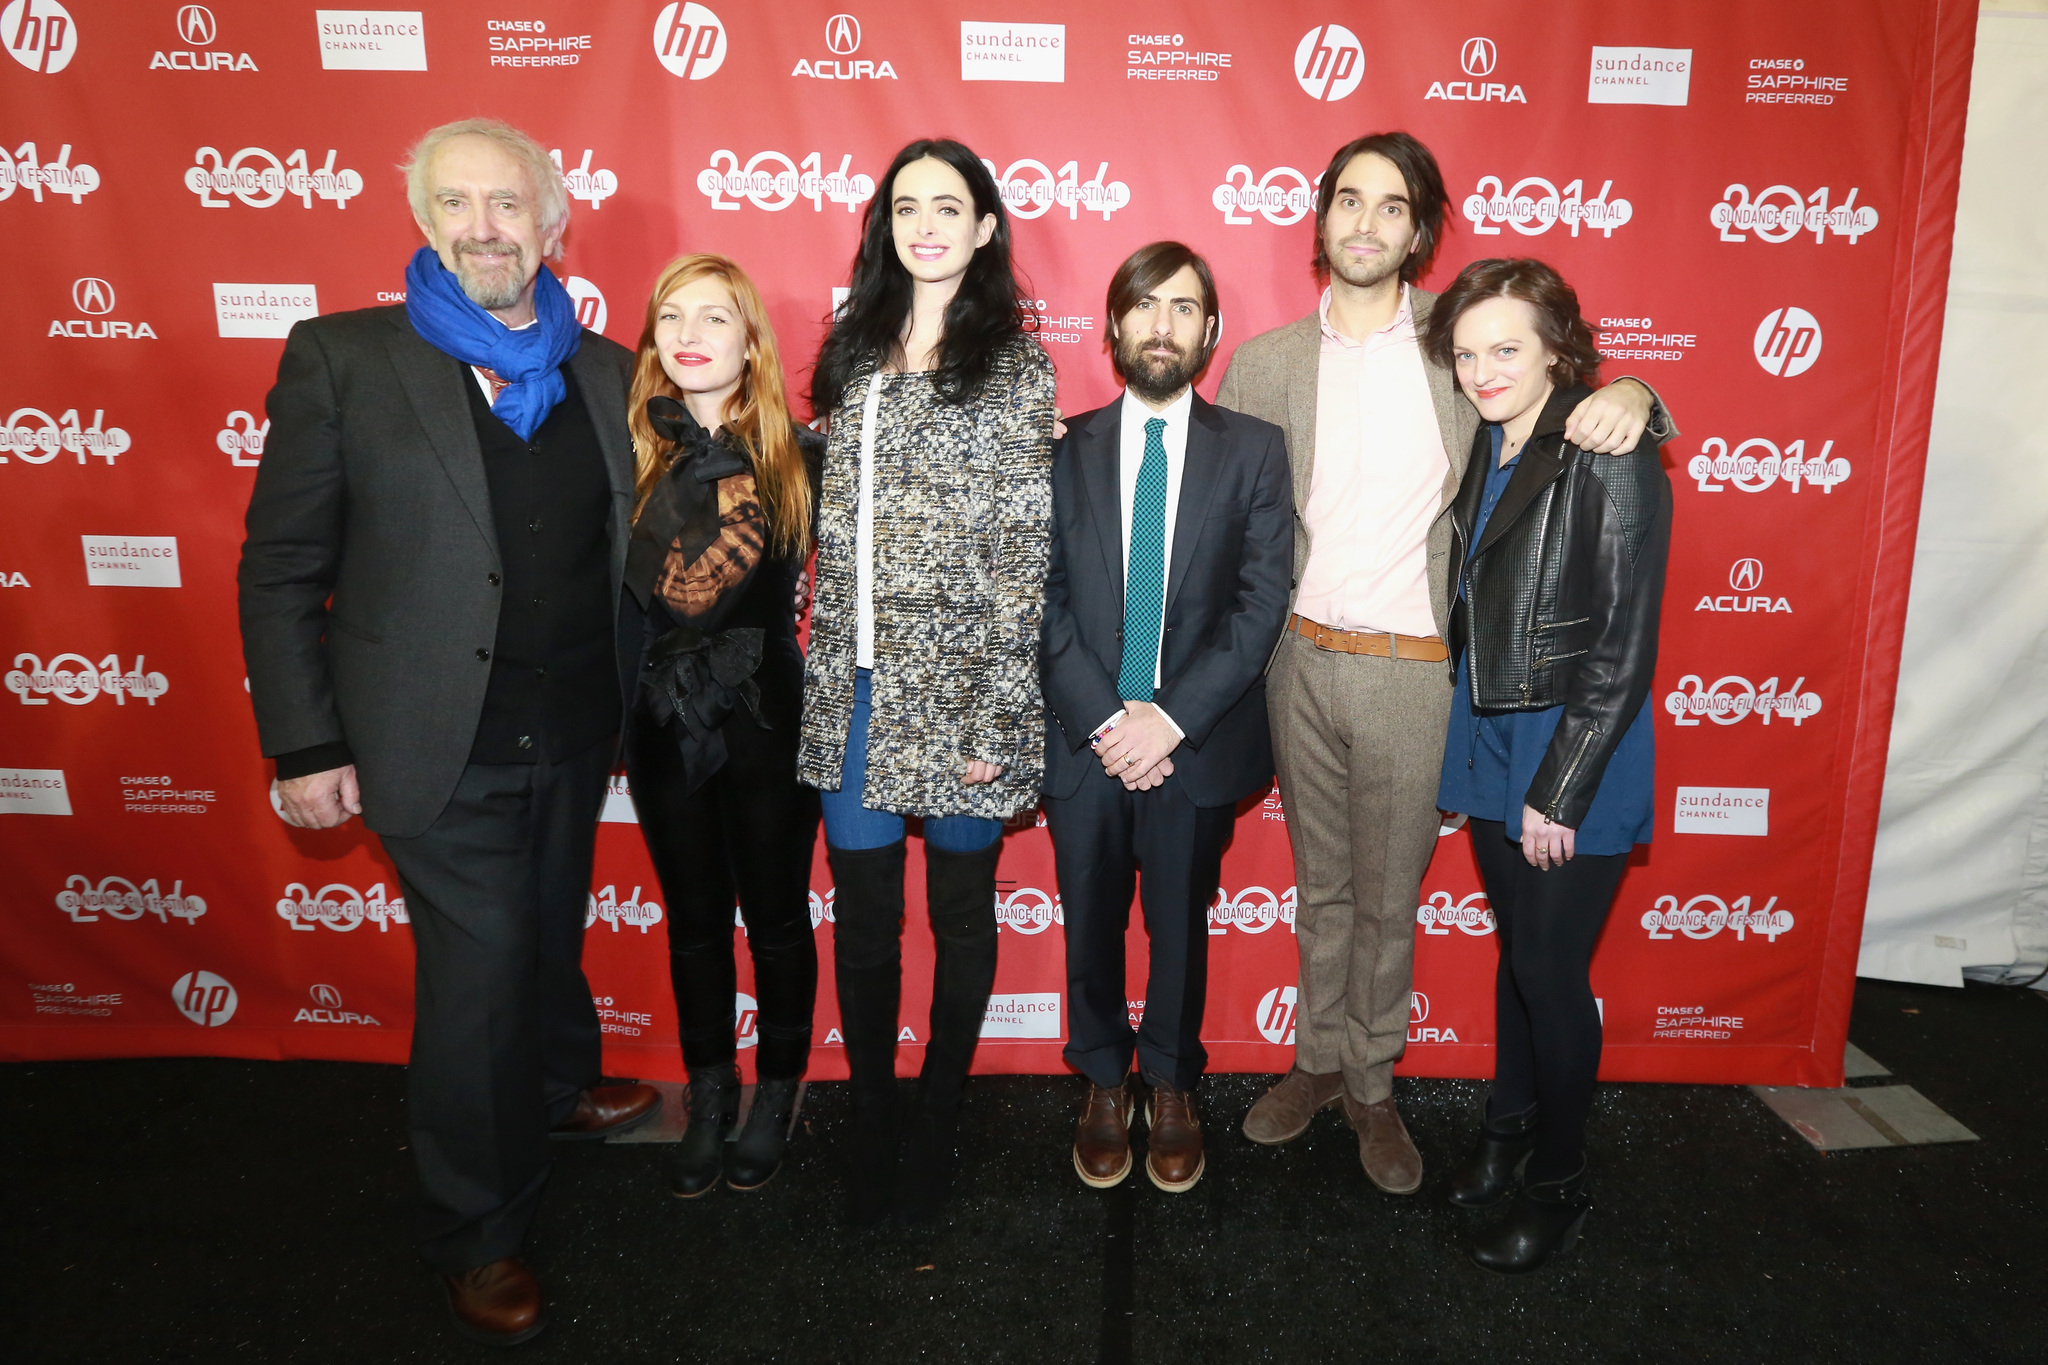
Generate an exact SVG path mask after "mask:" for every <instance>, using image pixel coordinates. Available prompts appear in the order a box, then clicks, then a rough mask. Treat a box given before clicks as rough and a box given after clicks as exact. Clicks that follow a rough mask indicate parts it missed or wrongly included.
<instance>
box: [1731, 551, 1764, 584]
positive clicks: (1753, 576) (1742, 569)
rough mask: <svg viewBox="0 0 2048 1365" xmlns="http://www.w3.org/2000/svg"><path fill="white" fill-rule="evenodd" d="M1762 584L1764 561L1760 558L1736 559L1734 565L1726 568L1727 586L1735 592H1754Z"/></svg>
mask: <svg viewBox="0 0 2048 1365" xmlns="http://www.w3.org/2000/svg"><path fill="white" fill-rule="evenodd" d="M1763 585H1764V562H1763V561H1762V560H1761V559H1738V560H1736V561H1735V567H1734V568H1732V569H1730V570H1728V586H1729V587H1730V588H1733V589H1734V590H1735V591H1736V592H1755V591H1756V590H1757V589H1758V588H1761V587H1762V586H1763Z"/></svg>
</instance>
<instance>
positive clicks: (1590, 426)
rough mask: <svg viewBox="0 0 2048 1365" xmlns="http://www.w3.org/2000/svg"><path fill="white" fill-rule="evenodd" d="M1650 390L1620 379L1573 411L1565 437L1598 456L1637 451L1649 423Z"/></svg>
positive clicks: (1567, 423) (1632, 380)
mask: <svg viewBox="0 0 2048 1365" xmlns="http://www.w3.org/2000/svg"><path fill="white" fill-rule="evenodd" d="M1650 406H1651V403H1650V391H1649V390H1648V389H1647V388H1645V387H1643V385H1642V384H1641V383H1640V382H1639V381H1637V380H1634V379H1617V380H1615V381H1614V382H1613V383H1612V384H1609V385H1608V386H1607V387H1606V388H1604V389H1600V390H1598V391H1597V392H1595V393H1594V394H1593V395H1592V396H1591V397H1589V398H1587V399H1586V400H1585V401H1584V402H1582V403H1580V404H1579V405H1578V406H1577V407H1575V408H1573V409H1572V415H1571V416H1570V418H1568V419H1567V420H1566V421H1565V424H1564V438H1565V439H1566V440H1567V441H1570V442H1571V443H1572V444H1573V445H1575V446H1577V447H1578V448H1579V449H1581V450H1585V451H1590V452H1592V453H1593V454H1595V455H1618V454H1620V453H1621V452H1622V451H1624V450H1633V449H1635V446H1636V442H1638V441H1640V440H1642V439H1643V429H1644V428H1645V427H1647V426H1648V425H1649V424H1650Z"/></svg>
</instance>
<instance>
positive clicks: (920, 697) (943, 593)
mask: <svg viewBox="0 0 2048 1365" xmlns="http://www.w3.org/2000/svg"><path fill="white" fill-rule="evenodd" d="M1019 295H1020V291H1019V289H1018V286H1017V282H1016V279H1015V276H1014V274H1013V272H1012V269H1011V265H1010V228H1009V219H1008V216H1007V215H1006V214H1005V212H1004V210H1003V203H1002V199H1001V196H1000V195H999V194H998V192H997V190H996V185H995V181H994V179H993V178H992V177H991V176H990V175H989V172H988V169H987V167H985V166H984V165H983V164H982V163H981V160H980V159H979V158H978V157H976V156H975V155H974V153H973V152H971V151H969V150H968V149H967V148H966V147H963V146H962V145H960V144H959V143H958V142H953V141H948V140H943V139H941V140H929V139H927V140H920V141H917V142H913V143H911V144H910V145H909V146H907V147H905V148H904V149H903V150H902V151H900V152H898V153H897V154H896V159H895V160H894V161H893V162H892V163H891V164H890V166H889V170H888V173H887V174H886V175H885V176H884V177H883V178H882V181H881V186H880V191H879V193H877V195H876V196H875V199H874V201H873V202H872V203H871V204H870V205H869V206H868V210H867V215H866V217H865V219H864V220H863V223H862V229H861V242H860V249H859V252H858V254H857V255H856V256H855V258H854V263H853V279H852V288H851V291H850V293H849V296H848V298H847V300H846V303H845V305H844V307H842V308H841V309H840V310H839V312H838V314H837V316H836V317H835V318H834V320H833V324H832V331H831V333H830V335H829V336H828V337H827V338H826V340H825V345H824V348H823V349H822V350H821V351H820V353H819V356H818V365H817V370H816V373H815V375H814V379H813V383H812V387H811V403H812V408H813V410H814V411H816V412H817V413H819V414H820V415H821V416H827V417H829V420H830V433H831V434H830V444H829V446H828V449H827V452H826V457H825V475H824V483H823V487H822V491H821V494H820V499H819V512H818V564H817V589H816V594H815V598H814V601H813V605H812V616H811V641H810V655H809V659H808V662H807V664H806V668H805V675H804V723H803V744H802V750H801V756H800V767H799V772H800V774H801V775H802V777H803V780H804V781H806V782H808V783H810V784H812V785H813V786H815V787H817V788H819V790H820V791H821V792H822V793H823V804H824V819H825V843H826V851H827V856H828V858H829V860H830V862H831V866H832V880H833V885H834V889H835V897H834V907H833V913H834V920H835V923H834V928H833V957H834V969H835V971H834V974H835V979H836V982H837V985H838V991H839V1011H840V1029H841V1032H842V1034H843V1036H844V1037H845V1040H846V1056H847V1065H848V1068H849V1070H850V1071H851V1073H852V1076H851V1079H852V1089H853V1098H854V1106H855V1130H854V1140H853V1169H852V1177H851V1180H850V1181H849V1198H848V1215H849V1217H850V1218H851V1219H852V1221H853V1222H854V1223H856V1224H858V1225H872V1224H874V1223H876V1222H879V1221H880V1220H881V1219H882V1218H883V1217H885V1216H886V1215H887V1214H888V1212H889V1208H890V1203H891V1198H892V1194H893V1193H894V1189H895V1185H896V1181H897V1173H898V1167H899V1164H900V1165H901V1167H902V1176H903V1179H902V1192H901V1196H900V1207H901V1212H902V1213H903V1215H904V1216H905V1217H907V1218H909V1219H911V1220H912V1221H917V1220H920V1219H923V1218H926V1217H929V1216H930V1215H931V1214H932V1213H934V1212H935V1211H936V1210H937V1209H938V1207H939V1206H940V1205H941V1204H942V1203H943V1202H944V1201H945V1199H946V1197H947V1195H948V1194H949V1193H950V1191H951V1188H952V1181H953V1174H954V1171H955V1169H956V1164H957V1151H956V1141H957V1129H958V1123H957V1116H958V1111H959V1105H960V1096H961V1089H962V1085H963V1082H964V1081H965V1078H966V1075H967V1069H968V1066H969V1064H970V1063H971V1062H972V1061H973V1059H974V1047H975V1042H976V1040H977V1039H978V1038H979V1037H980V1035H981V1023H982V1016H983V1014H984V1012H985V1011H986V1009H987V1005H988V995H989V990H990V988H991V986H992V985H993V984H994V981H995V967H996V919H995V872H996V859H997V856H998V854H999V853H1000V852H1001V844H1002V829H1003V826H1002V821H1003V820H1004V818H1006V817H1008V816H1011V815H1014V814H1016V813H1017V812H1019V811H1023V810H1027V809H1029V808H1031V807H1032V806H1034V805H1035V804H1036V803H1037V801H1038V787H1039V781H1040V778H1041V775H1042V770H1043V766H1044V754H1043V720H1042V711H1041V706H1040V699H1039V690H1038V633H1039V616H1040V609H1041V604H1042V600H1043V593H1044V583H1045V569H1046V561H1047V557H1048V554H1049V550H1050V543H1051V520H1052V486H1051V468H1052V456H1051V447H1052V423H1053V373H1052V363H1051V362H1050V361H1049V360H1048V359H1047V358H1046V355H1045V352H1044V351H1043V350H1042V349H1040V347H1039V345H1038V343H1037V342H1036V341H1035V340H1034V339H1033V338H1032V337H1031V335H1030V334H1029V330H1028V323H1029V319H1028V316H1027V315H1026V313H1025V312H1024V310H1023V308H1022V306H1021V305H1020V304H1019V302H1018V299H1019ZM906 816H915V817H922V820H923V835H924V839H923V842H924V863H925V899H926V905H927V909H928V911H929V913H930V917H931V928H932V937H933V940H934V943H935V947H936V950H937V961H936V963H935V964H934V969H933V976H932V1004H931V1015H930V1031H929V1033H928V1034H927V1035H926V1037H925V1039H924V1045H925V1051H924V1066H923V1069H922V1071H921V1073H920V1075H919V1080H918V1088H917V1098H916V1103H915V1106H914V1108H913V1110H912V1112H911V1115H910V1122H909V1131H908V1140H907V1141H906V1142H905V1143H904V1144H903V1148H902V1160H901V1162H900V1163H899V1155H898V1130H899V1124H898V1118H897V1113H896V1098H897V1097H896V1042H897V1028H898V1023H897V1012H898V1007H899V1004H900V1000H901V993H902V937H903V869H904V859H905V847H906V845H905V838H904V836H905V821H904V817H906Z"/></svg>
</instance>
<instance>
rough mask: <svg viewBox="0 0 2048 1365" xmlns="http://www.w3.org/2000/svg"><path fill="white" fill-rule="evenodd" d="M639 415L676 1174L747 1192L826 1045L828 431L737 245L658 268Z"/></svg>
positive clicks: (637, 765)
mask: <svg viewBox="0 0 2048 1365" xmlns="http://www.w3.org/2000/svg"><path fill="white" fill-rule="evenodd" d="M628 421H629V422H630V424H631V426H632V430H633V444H634V448H635V452H636V456H637V460H638V466H639V467H638V477H637V479H636V486H635V490H634V491H635V506H634V511H633V533H632V539H631V540H630V541H629V543H628V545H627V549H626V591H625V592H624V593H623V594H621V601H620V604H619V607H620V611H621V612H622V613H624V625H625V627H626V628H625V629H623V630H621V631H620V638H621V640H622V641H626V642H627V643H628V644H630V643H631V642H633V641H637V642H639V648H638V657H637V658H636V659H628V660H625V661H624V662H625V663H626V664H627V665H628V666H629V667H630V668H632V669H633V672H634V673H635V674H637V676H638V678H639V682H638V684H637V686H636V688H635V690H634V696H633V700H632V704H631V706H630V707H629V709H628V710H627V713H626V729H625V754H626V773H627V776H628V778H629V779H630V781H631V785H632V789H633V805H634V807H635V809H636V810H637V811H638V813H639V817H640V832H641V835H642V836H643V837H644V838H645V839H646V841H647V850H648V853H649V854H650V855H651V856H652V858H653V860H654V870H655V873H656V875H657V876H658V877H660V879H661V888H662V892H663V894H664V896H665V897H666V898H667V900H668V917H669V918H668V942H669V975H670V979H671V981H672V983H673V985H674V989H675V996H676V1025H677V1032H678V1033H679V1034H680V1035H681V1040H682V1045H683V1062H684V1064H685V1066H687V1067H688V1069H689V1073H690V1092H689V1109H690V1126H689V1130H688V1132H686V1133H685V1134H684V1136H683V1140H682V1142H681V1143H680V1144H679V1145H678V1147H677V1150H676V1156H675V1163H674V1167H673V1169H672V1171H671V1177H670V1188H671V1189H672V1190H673V1191H674V1192H675V1193H676V1194H677V1195H680V1196H682V1197H683V1198H686V1199H687V1198H693V1197H695V1196H697V1195H701V1194H704V1193H706V1192H708V1191H709V1190H711V1189H712V1188H713V1187H714V1186H715V1185H716V1184H717V1183H718V1180H719V1177H720V1175H721V1174H722V1175H723V1176H724V1177H725V1181H726V1183H727V1184H729V1185H731V1186H732V1187H733V1188H734V1189H741V1190H748V1189H754V1188H756V1187H758V1186H760V1185H762V1184H765V1183H766V1182H767V1180H768V1179H769V1177H771V1176H772V1175H774V1174H775V1172H776V1170H777V1169H778V1168H779V1167H780V1166H781V1164H782V1156H783V1151H784V1148H785V1145H786V1143H787V1142H788V1139H789V1132H790V1128H791V1125H792V1122H793V1118H794V1107H795V1103H796V1092H797V1086H798V1084H799V1082H800V1080H801V1078H802V1076H803V1073H804V1066H805V1063H806V1061H807V1060H808V1058H809V1056H810V1047H811V1011H812V1006H813V1004H814V1002H815V998H816V996H817V990H818V949H817V942H816V940H815V938H813V936H812V929H811V913H810V872H811V850H812V845H813V844H814V843H815V841H816V839H817V829H818V797H817V793H816V792H814V791H812V790H811V789H810V788H809V787H806V786H804V785H803V784H802V783H800V782H798V781H797V776H796V751H797V738H798V731H799V722H800V721H801V719H802V714H803V682H804V656H803V651H802V650H801V649H800V648H799V647H798V645H797V638H796V613H797V596H798V592H799V584H800V581H801V575H802V573H803V567H804V562H805V560H806V559H807V558H808V557H809V555H810V547H811V542H812V534H813V525H814V516H813V509H814V508H815V507H816V506H817V485H818V468H819V461H820V458H821V456H822V452H823V446H824V441H823V438H821V437H819V436H817V435H816V434H815V433H813V432H811V431H808V430H806V429H805V428H803V427H800V426H798V425H796V424H795V423H794V422H792V421H791V420H790V416H789V408H788V404H787V401H786V399H785V397H784V390H783V380H782V362H781V359H780V358H779V356H778V355H777V353H776V347H775V333H774V331H773V330H772V328H771V327H770V325H769V322H768V314H767V309H766V308H765V306H764V305H763V304H762V301H761V296H760V293H759V292H758V291H757V290H756V289H755V287H754V284H753V282H752V281H751V280H749V279H748V278H747V276H746V273H745V272H744V271H742V270H741V269H740V268H739V267H738V266H737V265H735V264H734V263H733V262H731V261H729V260H727V259H725V258H724V257H722V256H685V257H683V258H682V259H681V260H678V261H675V262H673V263H672V264H670V265H669V266H668V268H667V269H665V270H664V271H662V273H661V276H660V278H659V279H658V280H657V281H656V282H655V286H654V292H653V296H652V298H651V299H650V300H649V302H648V305H647V321H646V324H645V326H644V328H643V330H642V332H641V335H640V348H639V356H638V358H637V360H636V361H635V364H634V369H633V386H632V392H631V395H630V411H629V414H628ZM735 898H737V900H738V902H739V908H740V914H741V916H742V917H743V918H744V919H745V921H746V928H747V950H748V953H749V955H750V956H751V957H752V958H753V963H754V991H755V994H756V995H757V996H758V997H759V1001H760V1008H759V1013H758V1014H757V1016H756V1019H757V1026H756V1027H757V1032H758V1038H759V1049H758V1050H757V1051H756V1052H755V1054H754V1058H755V1071H756V1076H757V1080H758V1082H759V1084H758V1085H757V1086H756V1089H755V1092H754V1104H753V1108H752V1109H751V1110H749V1111H748V1114H747V1122H746V1125H745V1127H744V1128H743V1129H741V1130H740V1132H739V1133H738V1135H737V1138H736V1139H734V1138H733V1133H732V1130H733V1127H734V1119H735V1116H736V1113H737V1110H738V1106H739V1093H740V1082H739V1075H738V1072H737V1070H736V1067H735V1060H736V1054H735V1048H736V1039H735V1037H734V1018H733V1002H734V992H735V989H736V986H735V981H736V973H735V966H734V962H733V941H732V939H733V933H732V931H733V902H734V900H735ZM729 1140H730V1141H729ZM728 1146H730V1149H731V1150H730V1151H728V1150H727V1148H728Z"/></svg>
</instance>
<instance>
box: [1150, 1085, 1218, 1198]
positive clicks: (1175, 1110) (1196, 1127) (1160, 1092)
mask: <svg viewBox="0 0 2048 1365" xmlns="http://www.w3.org/2000/svg"><path fill="white" fill-rule="evenodd" d="M1145 1127H1146V1130H1147V1131H1146V1134H1145V1174H1146V1175H1149V1176H1151V1177H1152V1183H1153V1184H1155V1185H1157V1186H1158V1187H1159V1188H1160V1189H1162V1190H1165V1191H1166V1192H1167V1193H1168V1194H1179V1193H1181V1192H1182V1191H1183V1190H1191V1189H1193V1188H1194V1187H1195V1182H1196V1181H1197V1180H1200V1179H1201V1178H1202V1168H1203V1167H1204V1166H1205V1165H1207V1164H1208V1158H1207V1157H1205V1156H1204V1155H1202V1120H1201V1119H1200V1118H1199V1117H1197V1116H1196V1114H1195V1097H1194V1096H1193V1095H1192V1094H1190V1093H1189V1092H1188V1091H1185V1090H1175V1089H1174V1088H1173V1087H1172V1086H1168V1085H1159V1084H1157V1083H1154V1085H1153V1086H1152V1098H1151V1099H1149V1100H1147V1101H1145Z"/></svg>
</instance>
